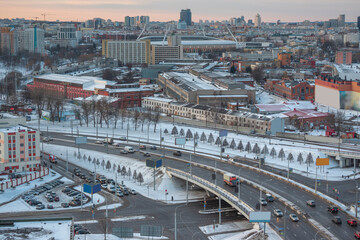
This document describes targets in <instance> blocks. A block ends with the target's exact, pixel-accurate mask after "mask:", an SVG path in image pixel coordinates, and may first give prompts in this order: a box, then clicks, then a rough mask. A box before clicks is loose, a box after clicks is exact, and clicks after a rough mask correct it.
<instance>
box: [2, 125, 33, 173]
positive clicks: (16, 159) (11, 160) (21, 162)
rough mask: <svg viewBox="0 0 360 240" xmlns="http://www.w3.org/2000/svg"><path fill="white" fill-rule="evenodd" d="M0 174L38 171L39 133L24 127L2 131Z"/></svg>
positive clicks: (8, 128) (3, 129) (13, 127)
mask: <svg viewBox="0 0 360 240" xmlns="http://www.w3.org/2000/svg"><path fill="white" fill-rule="evenodd" d="M0 142H1V145H0V159H1V161H0V172H1V173H2V174H6V173H13V172H25V171H37V170H39V167H40V135H39V132H38V131H36V130H32V129H27V128H26V127H23V126H20V125H19V126H12V127H7V128H2V129H0Z"/></svg>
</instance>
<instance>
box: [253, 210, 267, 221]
mask: <svg viewBox="0 0 360 240" xmlns="http://www.w3.org/2000/svg"><path fill="white" fill-rule="evenodd" d="M270 218H271V212H250V220H249V222H270Z"/></svg>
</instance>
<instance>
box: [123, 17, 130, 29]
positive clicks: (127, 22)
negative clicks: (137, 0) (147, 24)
mask: <svg viewBox="0 0 360 240" xmlns="http://www.w3.org/2000/svg"><path fill="white" fill-rule="evenodd" d="M124 24H125V27H130V17H129V16H125V19H124Z"/></svg>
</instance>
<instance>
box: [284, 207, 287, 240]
mask: <svg viewBox="0 0 360 240" xmlns="http://www.w3.org/2000/svg"><path fill="white" fill-rule="evenodd" d="M286 208H287V205H285V210H284V239H285V240H286V235H285V233H286V232H285V231H286Z"/></svg>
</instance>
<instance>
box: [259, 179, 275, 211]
mask: <svg viewBox="0 0 360 240" xmlns="http://www.w3.org/2000/svg"><path fill="white" fill-rule="evenodd" d="M270 181H272V178H271V179H268V180H266V181H265V182H262V183H260V186H261V187H262V186H263V184H264V183H266V182H270ZM261 198H262V191H261V188H260V198H259V201H260V199H261ZM261 211H262V204H261V203H260V212H261Z"/></svg>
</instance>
